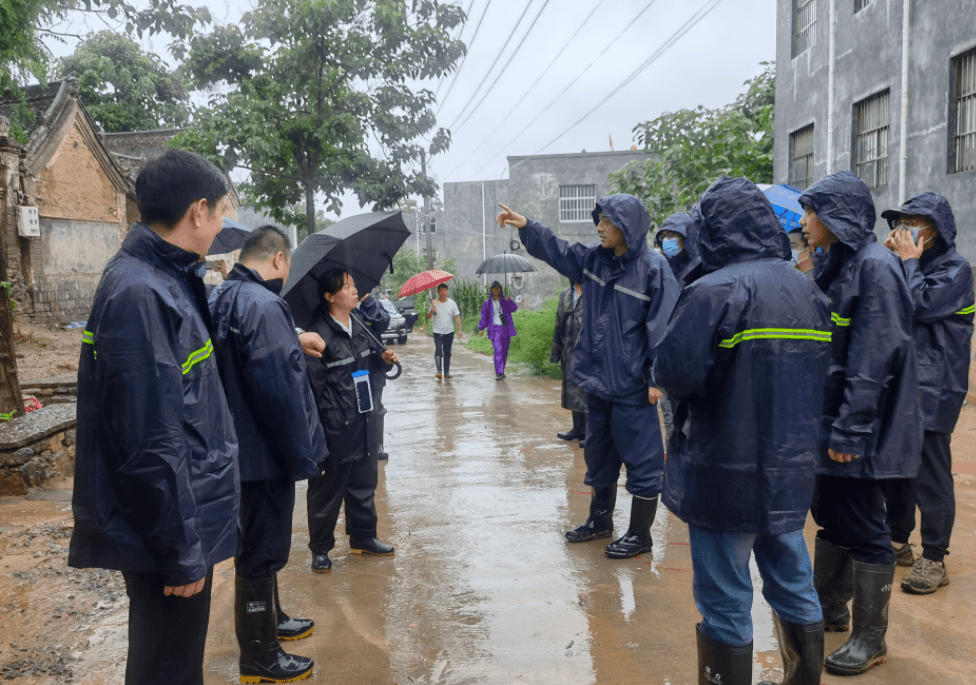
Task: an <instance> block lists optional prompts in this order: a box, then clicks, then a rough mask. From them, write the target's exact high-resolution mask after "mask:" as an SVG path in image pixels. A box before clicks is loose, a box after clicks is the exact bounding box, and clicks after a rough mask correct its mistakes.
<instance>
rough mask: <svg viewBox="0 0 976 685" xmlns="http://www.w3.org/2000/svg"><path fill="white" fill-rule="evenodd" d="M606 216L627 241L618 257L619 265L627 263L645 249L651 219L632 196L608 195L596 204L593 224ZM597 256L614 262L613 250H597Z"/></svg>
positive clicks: (644, 208) (596, 223)
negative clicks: (603, 215) (625, 248)
mask: <svg viewBox="0 0 976 685" xmlns="http://www.w3.org/2000/svg"><path fill="white" fill-rule="evenodd" d="M601 214H606V215H607V218H608V219H610V221H612V222H613V225H614V226H616V227H617V228H619V229H620V230H621V231H623V234H624V238H625V239H626V240H627V251H626V252H625V253H624V254H622V255H621V256H620V257H619V261H620V262H621V263H624V264H625V263H627V262H629V261H630V260H632V259H633V258H634V257H636V256H637V255H639V254H641V253H642V252H643V251H644V250H645V249H646V248H647V234H648V232H650V230H651V217H650V215H649V214H648V213H647V207H645V206H644V203H643V202H641V201H640V200H639V199H637V198H636V197H634V196H633V195H624V194H617V195H608V196H607V197H605V198H603V199H601V200H600V201H599V202H597V203H596V207H595V208H594V209H593V224H594V225H598V224H599V223H600V215H601ZM597 254H599V255H600V256H602V257H603V258H605V259H608V260H610V261H614V259H617V258H616V255H614V253H613V250H609V249H606V248H603V247H601V248H599V249H598V250H597Z"/></svg>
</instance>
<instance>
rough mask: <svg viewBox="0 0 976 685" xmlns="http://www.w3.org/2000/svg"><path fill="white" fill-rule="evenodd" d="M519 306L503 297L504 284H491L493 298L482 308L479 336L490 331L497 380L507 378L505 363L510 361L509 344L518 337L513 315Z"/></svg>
mask: <svg viewBox="0 0 976 685" xmlns="http://www.w3.org/2000/svg"><path fill="white" fill-rule="evenodd" d="M516 309H518V305H517V304H515V302H514V301H513V300H512V298H511V297H509V296H508V295H505V296H504V297H502V284H501V283H499V282H498V281H495V282H494V283H492V284H491V297H489V298H488V299H487V300H485V303H484V304H483V305H482V306H481V323H479V324H478V335H482V334H484V332H485V329H486V328H487V329H488V338H489V340H491V343H492V345H494V346H495V380H496V381H500V380H501V379H503V378H504V377H505V362H506V361H507V360H508V342H509V340H511V339H512V338H514V337H515V336H516V335H518V334H517V333H516V332H515V322H514V321H512V313H513V312H514V311H515V310H516Z"/></svg>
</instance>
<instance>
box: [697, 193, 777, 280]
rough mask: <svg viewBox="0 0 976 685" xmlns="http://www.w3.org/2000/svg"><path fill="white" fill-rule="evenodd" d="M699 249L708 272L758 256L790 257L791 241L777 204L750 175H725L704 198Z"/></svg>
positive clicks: (766, 257)
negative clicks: (770, 199) (751, 179)
mask: <svg viewBox="0 0 976 685" xmlns="http://www.w3.org/2000/svg"><path fill="white" fill-rule="evenodd" d="M700 211H701V216H702V220H701V224H700V227H699V229H700V232H699V234H698V252H699V254H700V255H701V260H702V264H703V266H704V267H705V271H706V272H708V273H711V272H713V271H718V270H719V269H721V268H722V267H724V266H728V265H729V264H734V263H737V262H746V261H750V260H754V259H789V258H790V240H789V238H787V236H786V233H785V232H784V231H783V225H782V224H781V223H780V221H779V219H778V218H777V217H776V213H775V212H774V211H773V206H772V205H771V204H769V199H768V198H767V197H766V196H765V195H764V194H763V192H762V191H761V190H759V188H757V187H756V184H755V183H753V182H752V181H750V180H749V179H746V178H731V177H729V176H723V177H721V178H720V179H718V180H717V181H715V183H713V184H712V186H711V187H710V188H709V189H708V190H706V191H705V194H704V195H702V197H701V209H700Z"/></svg>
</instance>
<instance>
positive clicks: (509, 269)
mask: <svg viewBox="0 0 976 685" xmlns="http://www.w3.org/2000/svg"><path fill="white" fill-rule="evenodd" d="M519 271H538V269H536V268H535V267H534V266H533V265H532V262H530V261H529V260H528V259H526V258H525V257H522V256H521V255H517V254H508V253H505V254H496V255H495V256H494V257H489V258H488V259H486V260H485V261H483V262H481V266H479V267H478V269H477V270H476V271H475V273H476V274H478V275H479V276H480V275H481V274H512V273H518V272H519Z"/></svg>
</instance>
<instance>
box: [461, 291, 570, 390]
mask: <svg viewBox="0 0 976 685" xmlns="http://www.w3.org/2000/svg"><path fill="white" fill-rule="evenodd" d="M484 299H485V298H482V302H484ZM558 304H559V298H557V297H550V298H549V299H548V300H546V303H545V304H544V305H543V306H542V308H541V309H539V310H537V311H529V310H527V309H519V310H518V311H517V312H515V314H514V315H513V316H512V319H513V320H514V322H515V330H516V332H517V333H518V335H516V336H515V337H514V338H512V344H511V347H509V349H508V361H510V362H515V363H522V364H528V366H529V368H531V369H532V370H533V371H534V372H535V373H540V374H543V375H545V376H549V377H550V378H562V367H561V366H560V365H559V364H550V363H549V351H550V350H551V349H552V335H553V333H554V332H555V330H556V306H557V305H558ZM479 312H480V304H479ZM479 319H480V315H479ZM477 324H478V320H476V321H475V328H476V329H477ZM485 336H486V337H484V338H478V337H472V338H471V340H469V341H468V343H467V344H466V345H465V347H466V348H467V349H469V350H472V351H474V352H480V353H482V354H493V352H494V350H493V348H492V344H491V341H490V340H488V338H487V333H486V334H485Z"/></svg>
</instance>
